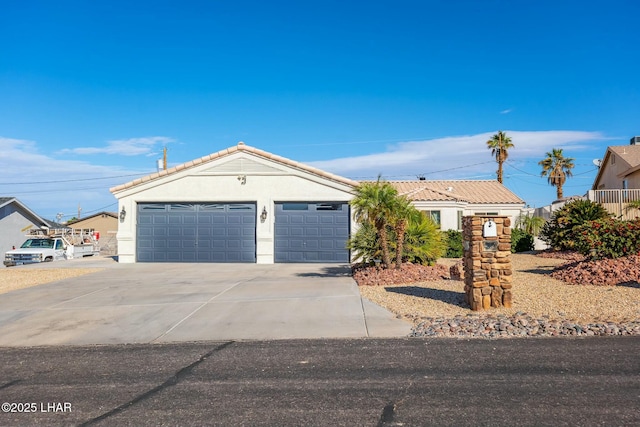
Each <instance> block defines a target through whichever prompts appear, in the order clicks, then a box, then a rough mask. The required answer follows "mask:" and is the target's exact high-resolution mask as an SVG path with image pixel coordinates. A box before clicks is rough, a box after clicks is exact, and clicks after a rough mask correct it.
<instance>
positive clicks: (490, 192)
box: [389, 180, 525, 230]
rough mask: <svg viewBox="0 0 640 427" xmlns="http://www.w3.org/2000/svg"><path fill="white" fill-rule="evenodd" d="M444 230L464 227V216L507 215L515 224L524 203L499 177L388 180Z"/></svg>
mask: <svg viewBox="0 0 640 427" xmlns="http://www.w3.org/2000/svg"><path fill="white" fill-rule="evenodd" d="M389 183H390V184H392V185H393V186H394V187H395V188H396V189H397V190H398V193H399V194H401V195H404V196H406V197H407V198H408V199H409V200H411V201H412V202H413V204H414V206H415V207H416V208H418V209H419V210H421V211H425V212H427V213H429V215H430V216H431V218H432V219H433V220H434V221H435V222H436V223H438V224H440V228H441V229H442V230H462V217H463V216H469V215H506V216H508V217H510V218H511V222H512V224H514V225H515V221H516V219H517V218H518V217H519V216H520V213H521V212H522V209H523V208H524V207H525V203H524V201H523V200H522V199H520V197H518V196H516V195H515V194H514V193H513V192H511V191H510V190H509V189H508V188H507V187H505V186H504V185H502V184H500V183H499V182H498V181H497V180H459V181H456V180H451V181H439V180H435V181H427V180H416V181H389Z"/></svg>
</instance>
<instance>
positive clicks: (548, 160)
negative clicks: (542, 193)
mask: <svg viewBox="0 0 640 427" xmlns="http://www.w3.org/2000/svg"><path fill="white" fill-rule="evenodd" d="M546 156H547V157H545V158H544V159H542V160H540V161H539V162H538V164H539V165H540V166H542V173H541V174H540V176H546V177H547V181H548V182H549V185H553V186H555V187H556V196H557V198H558V199H562V196H563V194H562V186H563V185H564V183H565V182H566V181H567V178H568V177H570V176H573V174H572V173H571V169H573V168H574V166H575V165H574V164H573V160H574V159H572V158H570V157H565V156H564V154H563V153H562V149H561V148H553V149H552V150H551V151H549V152H547V154H546Z"/></svg>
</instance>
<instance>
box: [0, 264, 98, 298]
mask: <svg viewBox="0 0 640 427" xmlns="http://www.w3.org/2000/svg"><path fill="white" fill-rule="evenodd" d="M102 270H103V269H102V268H69V269H60V268H55V269H54V268H50V269H49V268H47V269H44V268H37V269H36V268H33V269H32V268H28V267H27V268H16V267H9V268H0V294H4V293H6V292H11V291H15V290H17V289H23V288H29V287H31V286H37V285H42V284H44V283H50V282H56V281H58V280H63V279H68V278H70V277H77V276H82V275H84V274H89V273H95V272H97V271H102Z"/></svg>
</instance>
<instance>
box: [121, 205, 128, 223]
mask: <svg viewBox="0 0 640 427" xmlns="http://www.w3.org/2000/svg"><path fill="white" fill-rule="evenodd" d="M126 216H127V211H125V210H124V206H123V207H122V210H121V211H120V222H124V218H125V217H126Z"/></svg>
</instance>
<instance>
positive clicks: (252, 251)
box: [136, 203, 256, 262]
mask: <svg viewBox="0 0 640 427" xmlns="http://www.w3.org/2000/svg"><path fill="white" fill-rule="evenodd" d="M136 252H137V254H136V255H137V260H138V261H139V262H256V205H255V204H254V203H140V204H138V225H137V248H136Z"/></svg>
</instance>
